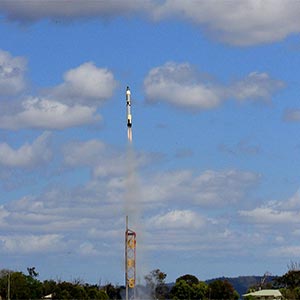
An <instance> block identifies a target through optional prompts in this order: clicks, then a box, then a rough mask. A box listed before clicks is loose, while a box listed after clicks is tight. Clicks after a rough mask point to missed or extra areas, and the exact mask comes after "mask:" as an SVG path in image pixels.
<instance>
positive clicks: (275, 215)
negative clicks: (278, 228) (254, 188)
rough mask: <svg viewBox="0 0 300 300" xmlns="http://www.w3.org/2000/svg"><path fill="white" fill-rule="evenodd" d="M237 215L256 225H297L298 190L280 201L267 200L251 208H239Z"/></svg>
mask: <svg viewBox="0 0 300 300" xmlns="http://www.w3.org/2000/svg"><path fill="white" fill-rule="evenodd" d="M239 215H240V216H241V217H243V218H244V220H246V221H247V222H251V223H254V224H258V225H272V226H274V225H277V224H287V225H299V223H300V191H299V190H298V191H297V192H296V193H295V194H294V195H292V196H291V197H290V198H288V199H285V200H281V201H269V202H268V203H266V204H265V205H262V206H260V207H256V208H253V209H251V210H240V211H239Z"/></svg>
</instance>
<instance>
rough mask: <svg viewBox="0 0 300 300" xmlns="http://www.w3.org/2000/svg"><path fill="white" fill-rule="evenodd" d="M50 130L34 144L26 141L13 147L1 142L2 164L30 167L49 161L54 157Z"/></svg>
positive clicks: (0, 158)
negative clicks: (15, 147) (19, 145)
mask: <svg viewBox="0 0 300 300" xmlns="http://www.w3.org/2000/svg"><path fill="white" fill-rule="evenodd" d="M50 137H51V134H50V132H44V133H43V134H42V135H40V136H39V137H38V138H37V139H36V140H35V141H33V143H32V144H29V143H25V144H24V145H22V146H21V147H20V148H18V149H13V148H12V147H10V146H9V145H8V144H7V143H0V165H2V166H5V167H10V168H15V167H16V168H28V167H29V168H30V167H34V166H36V165H39V164H41V163H47V162H49V160H50V159H51V157H52V151H51V148H50V147H49V146H50V145H49V144H50Z"/></svg>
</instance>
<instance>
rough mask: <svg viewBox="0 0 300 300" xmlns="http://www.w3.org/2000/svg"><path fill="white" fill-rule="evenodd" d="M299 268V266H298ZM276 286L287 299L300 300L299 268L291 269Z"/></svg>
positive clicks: (280, 278) (279, 279) (277, 280)
mask: <svg viewBox="0 0 300 300" xmlns="http://www.w3.org/2000/svg"><path fill="white" fill-rule="evenodd" d="M297 266H298V265H297ZM276 285H278V286H279V287H280V291H281V293H282V295H283V296H284V298H285V299H293V300H300V270H298V267H297V268H295V265H293V268H290V270H289V271H288V272H287V273H285V274H284V275H283V276H281V277H278V278H277V279H276Z"/></svg>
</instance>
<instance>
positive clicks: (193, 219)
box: [148, 210, 205, 230]
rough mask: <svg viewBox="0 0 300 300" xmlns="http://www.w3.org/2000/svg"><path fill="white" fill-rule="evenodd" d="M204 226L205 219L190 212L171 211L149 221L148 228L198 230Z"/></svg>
mask: <svg viewBox="0 0 300 300" xmlns="http://www.w3.org/2000/svg"><path fill="white" fill-rule="evenodd" d="M204 224H205V219H204V218H203V217H202V216H201V215H199V214H197V213H196V212H193V211H191V210H172V211H170V212H168V213H166V214H162V215H157V216H154V217H152V218H150V219H149V221H148V226H150V227H153V228H164V230H165V229H176V230H186V229H189V230H192V229H199V228H201V227H202V226H203V225H204Z"/></svg>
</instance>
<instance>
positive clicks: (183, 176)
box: [143, 170, 260, 206]
mask: <svg viewBox="0 0 300 300" xmlns="http://www.w3.org/2000/svg"><path fill="white" fill-rule="evenodd" d="M259 179H260V175H259V174H255V173H251V172H243V171H237V170H228V171H213V170H207V171H205V172H203V173H202V174H200V175H196V174H193V173H192V172H190V171H188V170H185V171H176V172H165V173H163V174H156V175H155V176H153V177H152V178H151V179H147V182H145V183H144V187H143V194H144V195H145V196H144V199H145V201H150V202H156V201H158V202H160V203H164V202H166V201H173V202H174V201H177V202H182V201H184V202H186V203H187V202H189V203H190V202H192V203H195V204H198V205H205V206H226V205H227V204H228V203H237V202H238V201H240V200H241V199H243V197H244V196H245V195H246V192H247V191H249V189H250V188H251V187H252V186H254V185H256V184H257V183H258V181H259Z"/></svg>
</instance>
